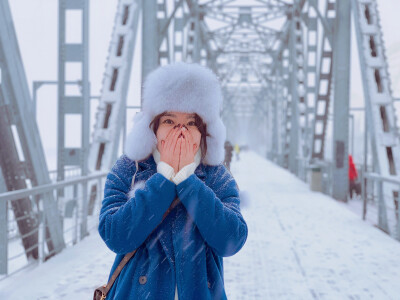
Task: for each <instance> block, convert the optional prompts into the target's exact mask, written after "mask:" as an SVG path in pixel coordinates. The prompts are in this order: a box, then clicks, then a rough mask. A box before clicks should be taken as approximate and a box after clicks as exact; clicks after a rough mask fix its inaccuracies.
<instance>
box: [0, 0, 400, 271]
mask: <svg viewBox="0 0 400 300" xmlns="http://www.w3.org/2000/svg"><path fill="white" fill-rule="evenodd" d="M92 5H95V4H94V3H92ZM71 11H74V12H79V15H80V17H81V19H82V22H81V24H82V28H81V31H82V32H81V36H82V37H81V41H80V42H79V43H76V42H74V43H68V41H67V40H66V29H67V28H68V26H69V25H68V24H69V22H70V20H69V19H68V16H69V12H71ZM58 13H59V16H58V19H59V28H58V30H59V32H58V33H59V38H58V50H59V55H58V78H57V80H56V81H54V82H52V83H53V84H57V87H58V100H57V101H58V110H57V115H58V127H57V131H58V144H57V151H58V152H57V153H58V160H57V174H56V179H55V180H52V179H51V176H50V174H49V170H48V169H47V165H46V161H45V154H44V150H43V147H42V143H41V138H40V135H39V130H38V126H37V124H36V121H35V109H36V108H35V101H32V99H31V96H30V93H29V88H28V82H27V78H26V75H25V70H24V67H23V64H22V59H21V56H20V51H19V46H18V41H17V38H16V33H15V29H14V24H13V19H12V16H11V12H10V7H9V4H8V1H7V0H5V1H0V71H1V73H0V75H1V76H0V145H1V146H0V170H1V171H0V193H3V194H0V228H1V229H0V258H1V260H0V274H8V273H9V272H8V260H9V259H10V253H8V247H7V245H8V242H9V240H10V237H9V232H8V231H7V228H9V225H8V224H9V223H10V216H8V215H9V214H8V213H9V212H12V214H13V221H14V222H15V223H16V224H17V227H18V231H19V235H18V238H19V239H21V240H22V244H23V248H24V254H25V255H26V257H28V258H33V259H35V260H36V259H42V260H45V259H46V257H49V256H51V255H53V254H56V253H58V252H60V251H61V250H62V249H63V248H64V247H65V245H66V241H65V231H64V232H63V222H62V220H63V219H64V218H65V217H66V216H65V215H62V214H60V205H61V206H62V207H63V211H64V214H66V211H70V214H72V215H73V216H75V223H76V224H75V225H76V226H75V227H74V231H75V235H74V242H76V241H77V240H79V239H81V238H83V237H84V236H86V235H87V234H88V218H90V216H92V215H94V211H95V209H96V207H97V205H98V201H100V200H101V189H102V182H101V178H103V179H104V176H105V174H107V171H108V170H109V169H110V167H111V166H112V165H113V163H114V162H115V160H116V159H117V155H118V150H119V141H120V138H121V137H122V138H124V136H125V126H126V125H125V124H126V117H125V115H126V113H125V112H126V109H127V94H128V88H129V79H130V74H131V71H132V68H135V67H136V66H134V65H133V62H134V57H135V56H136V55H140V54H138V53H135V49H136V48H137V45H139V47H141V53H142V55H141V58H140V59H141V74H142V78H145V77H146V75H147V74H148V73H149V72H150V71H152V70H153V69H155V68H156V67H157V66H159V65H164V64H169V63H172V62H175V61H187V62H196V63H200V64H202V65H206V66H208V67H209V68H211V69H212V70H214V72H215V73H216V74H217V75H218V77H219V78H220V81H221V84H222V87H223V92H224V107H223V111H222V117H223V120H224V122H225V124H226V126H227V128H228V138H234V137H235V133H236V132H237V130H238V128H239V127H240V124H247V125H246V126H247V127H246V130H247V131H246V134H247V135H248V136H249V137H251V138H252V139H253V140H256V141H258V142H261V140H262V142H263V143H265V145H266V147H267V148H266V149H267V153H265V155H267V157H268V158H269V159H270V160H272V161H274V162H276V163H277V164H279V165H280V166H282V167H284V168H287V169H289V170H290V171H291V172H292V173H293V174H295V175H296V176H298V177H300V178H301V179H303V180H307V174H308V171H309V170H314V171H315V170H317V169H318V168H319V169H320V170H321V171H320V172H321V174H322V175H324V178H325V185H324V192H325V193H327V194H330V195H331V196H333V197H334V198H336V199H338V200H346V199H347V194H348V184H349V182H348V175H347V174H348V154H349V132H350V130H349V111H350V109H351V108H350V107H349V103H350V101H349V99H350V96H349V94H350V93H349V90H350V63H351V61H350V57H351V55H350V45H351V43H352V38H353V39H356V40H355V42H356V44H357V47H358V56H359V63H360V67H361V74H362V84H363V92H364V109H363V112H364V114H365V120H366V122H365V124H366V126H365V132H366V134H365V141H364V148H365V149H364V150H365V151H364V152H365V154H366V155H365V159H364V166H363V167H362V170H363V173H364V177H363V197H364V199H367V198H368V197H369V196H371V195H370V194H369V193H368V191H369V190H368V188H366V186H367V185H366V183H367V182H368V183H370V182H371V183H372V186H373V187H374V191H377V195H378V196H377V197H378V204H379V227H380V228H381V229H383V230H385V231H387V232H390V231H391V228H390V225H389V222H388V218H389V217H388V216H387V209H386V205H387V203H391V204H393V205H394V207H395V209H396V218H397V223H396V224H397V225H395V226H396V230H397V233H396V234H397V238H399V239H400V230H399V225H398V223H399V222H398V209H399V208H398V207H399V205H398V201H399V186H400V180H399V173H400V146H399V127H398V124H399V123H398V120H397V118H398V116H399V114H398V112H397V114H396V111H395V104H394V103H395V101H397V100H398V99H394V98H393V94H392V88H391V80H390V75H389V72H388V61H387V57H386V50H385V46H384V42H383V34H382V28H381V25H380V15H379V9H378V5H377V1H376V0H351V1H350V0H349V1H339V0H337V1H335V0H258V1H256V0H246V1H239V0H237V1H234V0H207V1H206V0H204V1H201V0H199V1H196V0H145V1H144V0H143V1H142V0H119V1H118V6H117V10H116V13H115V20H114V27H113V31H112V36H111V40H110V43H109V49H108V57H107V61H106V62H105V70H104V75H103V82H102V90H101V95H100V98H99V106H98V108H97V112H96V121H95V126H94V128H92V129H91V128H89V124H90V122H89V101H90V98H91V97H92V96H91V92H90V81H89V71H88V69H89V67H88V60H89V51H88V44H89V21H88V19H89V1H88V0H59V10H58ZM351 22H354V27H355V31H356V35H355V36H353V37H351V34H350V32H351ZM139 30H141V31H140V32H139ZM139 37H141V39H140V38H139ZM71 64H75V65H78V66H79V71H80V72H81V79H80V80H79V81H77V82H69V81H67V78H68V77H67V75H66V74H67V72H68V68H69V66H70V65H71ZM136 68H137V67H136ZM43 84H49V83H46V82H36V83H35V85H34V91H36V90H37V89H39V88H40V86H42V85H43ZM69 85H75V86H77V87H78V91H79V92H78V93H70V89H69V88H68V86H69ZM34 100H35V99H34ZM70 114H76V115H80V116H81V120H82V122H81V129H82V134H81V147H79V148H70V147H66V146H65V144H64V137H65V135H66V134H67V132H68V131H69V130H71V129H70V128H68V127H67V126H65V118H66V117H67V116H68V115H70ZM121 116H124V117H121ZM329 124H330V125H329ZM328 126H332V130H331V131H332V134H328V130H327V128H328ZM264 133H265V134H264ZM90 137H91V140H92V142H89V141H90ZM260 137H261V138H260ZM257 139H258V140H257ZM327 144H328V145H332V152H333V153H332V155H331V157H328V156H327V154H326V149H327V146H326V145H327ZM367 154H369V156H368V155H367ZM368 157H371V159H368ZM71 167H77V168H78V169H79V172H80V174H79V175H80V177H79V178H78V179H68V178H66V177H68V176H66V171H67V170H68V169H69V168H71ZM326 178H327V179H326ZM66 187H70V188H72V196H71V195H69V194H68V193H67V191H66V190H65V188H66ZM384 195H386V197H385V196H384ZM387 195H388V196H387ZM365 202H366V200H365ZM96 203H97V204H96ZM66 207H69V208H68V209H67V208H66ZM74 209H75V211H76V213H75V212H74V213H72V211H74ZM78 229H79V230H78Z"/></svg>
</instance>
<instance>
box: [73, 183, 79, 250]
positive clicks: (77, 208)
mask: <svg viewBox="0 0 400 300" xmlns="http://www.w3.org/2000/svg"><path fill="white" fill-rule="evenodd" d="M73 195H74V200H75V214H74V219H75V220H74V223H75V225H74V237H73V239H72V244H73V245H75V244H76V243H77V242H78V226H79V201H78V185H77V184H74V190H73Z"/></svg>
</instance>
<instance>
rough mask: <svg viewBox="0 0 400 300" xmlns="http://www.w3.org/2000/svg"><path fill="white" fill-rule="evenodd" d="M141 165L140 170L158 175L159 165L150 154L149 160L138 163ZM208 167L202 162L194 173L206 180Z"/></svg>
mask: <svg viewBox="0 0 400 300" xmlns="http://www.w3.org/2000/svg"><path fill="white" fill-rule="evenodd" d="M138 164H139V169H141V170H143V171H145V170H150V171H152V173H157V163H156V161H155V160H154V157H153V154H150V155H149V156H148V157H147V158H145V159H144V160H140V161H138ZM205 169H206V166H205V165H204V164H203V163H202V162H200V164H199V165H198V166H197V168H196V170H195V171H194V173H195V174H196V175H197V176H198V177H199V178H203V179H204V178H205V177H206V175H207V173H206V170H205Z"/></svg>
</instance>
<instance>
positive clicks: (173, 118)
mask: <svg viewBox="0 0 400 300" xmlns="http://www.w3.org/2000/svg"><path fill="white" fill-rule="evenodd" d="M179 124H181V125H185V126H186V128H187V129H188V130H189V132H190V133H191V135H192V137H193V143H194V144H196V145H197V146H198V149H200V147H199V145H200V140H201V133H200V131H199V130H198V129H197V126H196V125H195V118H194V114H190V113H183V112H168V113H167V114H166V115H164V116H162V117H161V118H160V125H159V126H158V129H157V133H156V137H157V150H158V151H160V149H161V141H165V138H166V137H167V135H168V132H169V131H170V130H172V129H173V128H174V127H175V126H176V125H179ZM197 151H198V150H197Z"/></svg>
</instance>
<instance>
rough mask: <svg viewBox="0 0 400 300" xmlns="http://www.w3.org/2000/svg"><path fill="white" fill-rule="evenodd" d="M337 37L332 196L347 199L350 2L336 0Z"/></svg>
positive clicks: (335, 44) (335, 43)
mask: <svg viewBox="0 0 400 300" xmlns="http://www.w3.org/2000/svg"><path fill="white" fill-rule="evenodd" d="M336 5H337V7H336V24H335V30H334V34H335V39H334V48H333V50H334V60H333V62H334V78H335V84H334V89H335V90H334V95H335V99H334V113H333V148H334V149H333V154H334V157H333V160H334V165H333V182H332V196H333V197H334V198H335V199H337V200H343V201H347V194H348V189H349V178H348V168H349V166H348V135H349V86H350V37H351V35H350V33H351V24H350V21H351V3H350V1H337V2H336Z"/></svg>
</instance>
